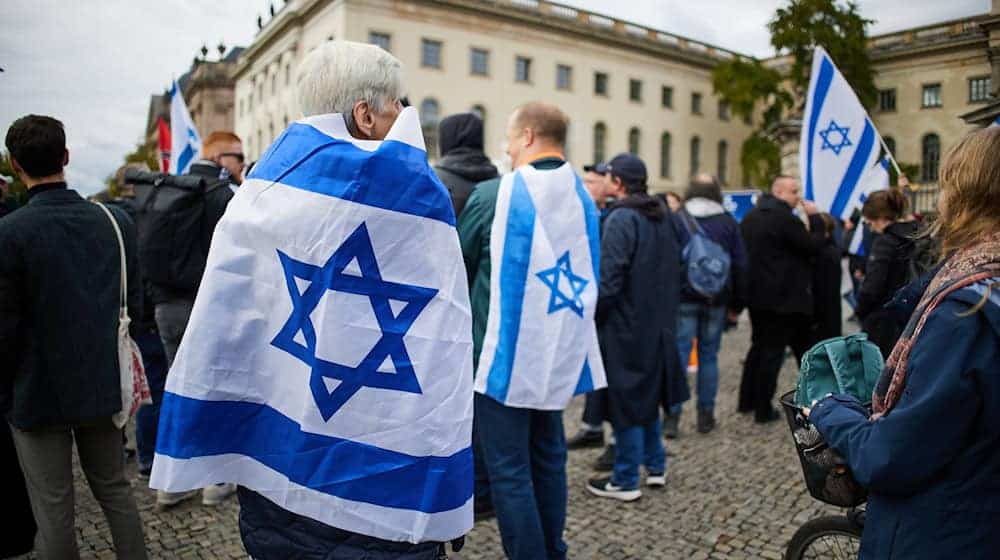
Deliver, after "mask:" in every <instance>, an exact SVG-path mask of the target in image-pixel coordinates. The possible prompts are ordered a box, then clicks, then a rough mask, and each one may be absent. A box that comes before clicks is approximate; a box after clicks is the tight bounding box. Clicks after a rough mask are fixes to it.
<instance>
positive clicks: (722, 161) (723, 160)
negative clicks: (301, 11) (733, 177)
mask: <svg viewBox="0 0 1000 560" xmlns="http://www.w3.org/2000/svg"><path fill="white" fill-rule="evenodd" d="M728 160H729V143H727V142H726V141H725V140H719V161H718V162H717V165H716V174H715V175H716V177H718V179H719V184H722V185H725V184H726V173H727V172H728V171H729V165H728V164H729V161H728Z"/></svg>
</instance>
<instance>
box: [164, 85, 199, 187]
mask: <svg viewBox="0 0 1000 560" xmlns="http://www.w3.org/2000/svg"><path fill="white" fill-rule="evenodd" d="M199 156H201V137H200V136H198V128H197V127H195V126H194V121H193V120H191V113H189V112H188V108H187V104H186V103H184V94H183V92H182V91H181V88H180V87H179V86H178V85H177V80H174V86H173V87H172V88H171V89H170V159H171V161H170V172H171V173H173V174H174V175H183V174H185V173H187V172H188V169H189V168H190V167H191V163H192V162H193V161H195V160H196V159H198V157H199Z"/></svg>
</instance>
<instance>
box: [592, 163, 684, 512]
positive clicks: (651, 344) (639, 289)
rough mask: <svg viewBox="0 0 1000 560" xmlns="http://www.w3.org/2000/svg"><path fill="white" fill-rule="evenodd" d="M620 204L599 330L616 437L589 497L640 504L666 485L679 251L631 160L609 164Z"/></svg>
mask: <svg viewBox="0 0 1000 560" xmlns="http://www.w3.org/2000/svg"><path fill="white" fill-rule="evenodd" d="M609 167H610V172H611V175H612V177H613V181H614V184H615V190H616V192H615V193H614V194H615V196H616V197H620V200H619V201H618V202H617V203H616V205H615V206H614V208H613V209H612V211H611V212H610V214H608V216H607V218H606V219H605V221H604V230H603V234H602V236H601V281H600V288H599V296H598V303H597V314H596V321H597V329H598V338H599V340H600V344H601V354H602V355H603V357H604V367H605V371H606V372H607V377H608V416H609V420H610V421H611V425H612V427H613V428H614V432H615V466H614V472H613V474H612V475H611V477H604V478H596V479H593V480H590V481H589V482H588V483H587V490H589V491H590V492H591V493H593V494H595V495H597V496H601V497H606V498H613V499H618V500H623V501H632V500H636V499H639V498H640V497H641V496H642V492H641V491H640V490H639V466H640V463H643V464H644V466H645V467H646V471H647V477H646V485H647V486H650V487H657V486H663V485H664V484H666V453H665V451H664V449H663V441H662V439H661V435H660V421H659V410H660V407H661V406H662V407H663V408H667V407H669V405H670V404H672V403H671V402H670V400H671V399H669V396H670V395H669V393H670V388H669V387H668V379H669V378H670V375H669V372H670V371H671V370H673V371H675V372H679V371H680V368H681V364H680V357H679V355H678V354H677V344H676V334H677V307H678V303H679V299H680V266H681V249H680V248H681V244H680V242H679V241H678V236H677V232H676V230H675V229H674V224H673V220H672V218H671V215H670V212H669V211H668V210H667V208H666V206H665V205H664V204H663V203H661V202H660V201H659V200H657V199H656V198H654V197H652V196H650V195H649V193H648V192H647V186H646V166H645V164H644V163H643V162H642V160H640V159H639V158H638V157H636V156H634V155H632V154H619V155H618V156H615V158H614V159H612V160H611V161H610V162H609Z"/></svg>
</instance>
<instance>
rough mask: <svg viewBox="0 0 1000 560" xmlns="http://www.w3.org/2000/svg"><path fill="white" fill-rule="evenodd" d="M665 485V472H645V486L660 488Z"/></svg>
mask: <svg viewBox="0 0 1000 560" xmlns="http://www.w3.org/2000/svg"><path fill="white" fill-rule="evenodd" d="M666 485H667V473H659V474H654V473H646V486H649V487H653V488H662V487H663V486H666Z"/></svg>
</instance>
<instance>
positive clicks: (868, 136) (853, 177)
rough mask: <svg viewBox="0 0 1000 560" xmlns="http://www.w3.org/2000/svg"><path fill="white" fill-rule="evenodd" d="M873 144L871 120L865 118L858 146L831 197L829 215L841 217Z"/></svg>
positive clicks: (863, 170)
mask: <svg viewBox="0 0 1000 560" xmlns="http://www.w3.org/2000/svg"><path fill="white" fill-rule="evenodd" d="M874 145H875V129H874V128H873V127H872V123H871V121H869V120H868V119H865V129H864V131H863V132H862V133H861V140H860V141H859V142H858V148H857V149H856V150H854V155H853V156H851V163H850V164H849V165H848V167H847V171H846V172H845V173H844V178H843V179H842V180H841V181H840V187H838V188H837V196H835V197H834V198H833V205H832V206H831V207H830V215H831V216H833V217H835V218H841V214H843V213H844V208H845V207H846V206H847V203H848V202H850V201H851V195H852V194H853V193H854V189H855V188H857V186H858V181H859V180H861V175H862V174H863V173H864V172H865V166H866V165H867V164H868V156H870V155H871V152H872V146H874Z"/></svg>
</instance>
